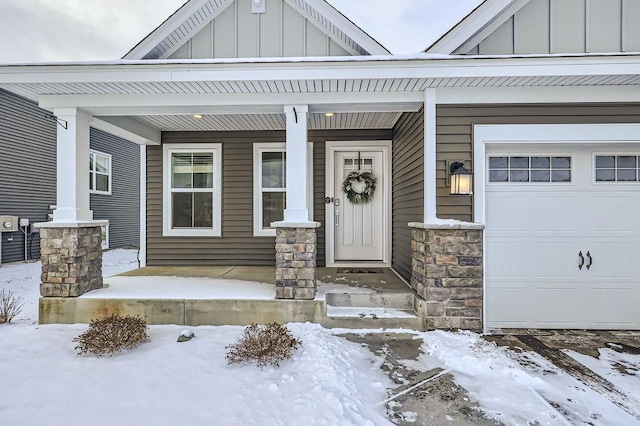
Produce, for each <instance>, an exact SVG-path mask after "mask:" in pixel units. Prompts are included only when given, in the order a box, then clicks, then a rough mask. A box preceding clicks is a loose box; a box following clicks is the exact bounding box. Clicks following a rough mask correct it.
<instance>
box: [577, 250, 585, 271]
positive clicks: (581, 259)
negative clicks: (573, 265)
mask: <svg viewBox="0 0 640 426" xmlns="http://www.w3.org/2000/svg"><path fill="white" fill-rule="evenodd" d="M578 256H580V264H579V265H578V269H580V270H582V267H583V266H584V256H583V255H582V251H580V253H578Z"/></svg>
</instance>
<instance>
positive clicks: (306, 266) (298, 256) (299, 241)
mask: <svg viewBox="0 0 640 426" xmlns="http://www.w3.org/2000/svg"><path fill="white" fill-rule="evenodd" d="M319 225H320V224H317V223H311V224H308V225H304V227H302V226H300V224H298V226H294V224H291V225H290V226H291V227H288V226H286V225H285V224H283V225H280V224H279V225H277V229H276V299H295V300H313V299H314V298H315V297H316V253H317V248H316V241H317V239H316V228H317V227H318V226H319Z"/></svg>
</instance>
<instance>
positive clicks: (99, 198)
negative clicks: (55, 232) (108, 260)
mask: <svg viewBox="0 0 640 426" xmlns="http://www.w3.org/2000/svg"><path fill="white" fill-rule="evenodd" d="M47 114H51V112H50V111H47V110H44V109H41V108H39V107H38V105H37V103H36V102H34V101H33V100H30V99H26V98H24V97H22V96H19V95H16V94H13V93H11V92H8V91H5V90H2V89H0V118H1V119H2V122H3V126H2V129H0V146H2V148H3V150H4V153H5V155H3V156H2V157H1V158H0V188H2V189H1V190H0V216H10V217H11V216H13V217H17V218H18V219H28V220H29V225H28V226H23V227H22V229H20V228H21V227H20V226H19V221H18V222H17V225H18V226H17V229H16V227H13V228H9V229H12V230H5V229H3V230H2V231H3V232H1V233H0V238H1V243H0V264H2V263H9V262H16V261H22V260H31V259H39V258H40V233H39V232H38V229H36V228H35V227H33V226H32V225H33V224H34V223H39V222H46V221H47V220H50V216H51V214H52V209H53V208H55V205H56V122H55V121H54V120H51V119H49V118H46V115H47ZM90 132H91V135H90V154H89V162H90V165H89V166H88V167H87V170H88V175H90V187H89V189H88V190H87V192H88V193H89V194H90V205H91V209H92V210H93V211H94V216H95V217H96V218H98V219H107V220H109V221H110V223H109V225H108V226H105V227H104V229H103V230H102V245H103V248H105V249H107V248H118V247H137V246H138V245H139V242H140V236H139V235H140V234H139V229H140V225H139V223H140V213H139V202H140V171H139V167H140V161H139V158H140V148H139V146H138V145H137V144H134V143H132V142H130V141H127V140H125V139H122V138H118V137H115V136H113V135H110V134H109V133H106V132H104V131H101V130H98V129H93V128H92V129H91V131H90ZM25 239H26V244H25Z"/></svg>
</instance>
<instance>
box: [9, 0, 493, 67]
mask: <svg viewBox="0 0 640 426" xmlns="http://www.w3.org/2000/svg"><path fill="white" fill-rule="evenodd" d="M184 1H185V0H0V63H25V62H65V61H92V60H113V59H118V58H121V57H122V56H123V55H124V54H125V53H127V52H128V51H129V50H130V49H131V48H132V47H133V46H135V45H136V44H137V43H138V42H139V41H140V40H142V39H143V38H144V37H145V36H146V35H147V34H149V33H150V32H151V31H153V29H155V28H156V27H157V26H158V25H160V24H161V23H162V22H163V21H164V20H165V19H166V18H167V17H169V16H170V15H171V14H172V13H173V12H174V11H175V10H177V9H178V8H179V7H180V6H182V4H183V3H184ZM329 2H330V3H331V4H333V5H334V6H335V7H336V8H338V9H339V10H340V11H341V12H343V13H344V14H345V15H346V16H348V17H349V18H350V19H351V20H352V21H354V22H355V23H356V24H358V25H359V26H360V27H361V28H362V29H364V30H365V31H366V32H367V33H369V35H371V36H372V37H374V38H375V39H376V40H378V41H379V42H380V43H382V44H383V45H384V46H385V47H387V49H389V50H391V52H393V53H397V54H402V53H416V52H419V51H423V50H424V49H425V48H427V47H428V46H429V45H430V44H431V43H432V42H433V41H435V40H437V38H438V37H439V36H440V35H442V34H443V33H444V32H446V31H447V30H448V29H449V28H450V27H451V26H453V25H454V24H455V23H456V22H458V21H459V20H460V19H461V18H462V17H464V16H465V15H466V14H467V13H469V12H470V11H471V10H473V8H474V7H476V6H477V5H478V4H479V3H480V2H481V0H329ZM390 4H392V5H393V6H392V7H390V6H389V5H390Z"/></svg>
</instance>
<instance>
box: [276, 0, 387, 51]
mask: <svg viewBox="0 0 640 426" xmlns="http://www.w3.org/2000/svg"><path fill="white" fill-rule="evenodd" d="M285 1H286V2H287V3H288V4H289V6H291V7H293V8H294V9H296V10H297V11H298V12H299V13H300V14H302V15H303V16H304V17H305V18H307V19H308V20H309V21H310V22H312V23H313V24H314V25H316V26H317V27H318V28H319V29H320V30H321V31H322V32H323V33H325V34H326V35H328V36H329V37H331V38H332V39H333V41H335V42H336V43H338V44H339V45H340V46H342V47H343V48H345V49H347V51H349V52H351V53H352V54H356V55H359V53H357V52H355V51H354V50H353V48H352V47H351V46H349V45H346V44H344V43H343V42H342V40H339V39H336V38H334V37H335V34H331V33H330V32H329V30H328V29H327V28H323V27H322V26H320V25H317V22H316V20H315V18H314V17H313V16H311V15H309V14H308V13H307V12H306V11H305V10H304V8H302V7H300V6H299V5H298V4H297V2H296V1H295V0H285ZM305 2H306V3H307V4H309V5H310V6H311V7H312V8H314V9H315V10H317V11H318V12H319V13H320V14H321V15H323V16H324V17H325V18H327V20H328V21H329V22H331V23H332V24H333V25H335V26H336V27H337V28H338V29H339V30H340V31H342V32H343V33H344V34H346V35H347V37H349V38H350V39H352V40H353V41H354V42H356V43H357V44H359V45H360V47H362V48H363V49H364V50H366V51H367V52H369V54H370V55H390V54H391V52H389V51H388V50H387V49H386V48H385V47H384V46H382V45H381V44H380V43H379V42H378V41H376V40H375V39H374V38H373V37H371V36H370V35H369V34H367V33H366V32H364V31H363V30H362V29H361V28H360V27H358V26H357V25H356V24H354V23H353V22H352V21H350V20H349V19H348V18H347V17H346V16H345V15H343V14H342V13H341V12H340V11H338V10H337V9H335V8H334V7H333V6H331V5H329V4H327V3H326V2H325V1H324V0H305Z"/></svg>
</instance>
